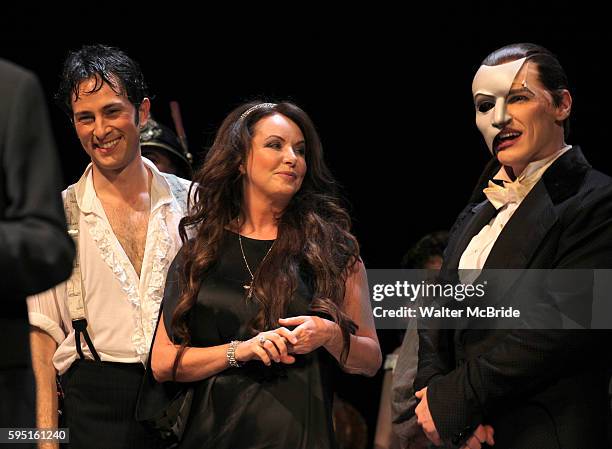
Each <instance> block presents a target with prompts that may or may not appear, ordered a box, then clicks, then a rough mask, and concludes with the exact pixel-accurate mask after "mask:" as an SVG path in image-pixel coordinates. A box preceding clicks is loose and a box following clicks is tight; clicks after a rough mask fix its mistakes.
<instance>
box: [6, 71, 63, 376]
mask: <svg viewBox="0 0 612 449" xmlns="http://www.w3.org/2000/svg"><path fill="white" fill-rule="evenodd" d="M60 194H61V175H60V170H59V163H58V160H57V154H56V151H55V144H54V142H53V136H52V134H51V127H50V123H49V118H48V116H47V107H46V104H45V100H44V95H43V93H42V90H41V88H40V85H39V83H38V80H37V79H36V77H35V76H34V75H33V74H32V73H30V72H28V71H26V70H23V69H21V68H19V67H17V66H15V65H13V64H11V63H9V62H6V61H3V60H1V59H0V337H1V338H0V341H2V343H1V344H0V373H1V372H2V371H3V370H9V369H13V368H17V369H19V368H24V367H26V368H27V367H28V366H30V352H29V337H28V328H29V324H28V316H27V310H26V302H25V297H26V296H27V295H30V294H34V293H38V292H40V291H43V290H46V289H48V288H50V287H52V286H54V285H55V284H57V283H59V282H61V281H63V280H64V279H66V278H67V277H68V276H69V274H70V272H71V270H72V258H73V256H74V245H73V244H72V241H71V239H70V237H69V236H68V234H67V233H66V221H65V218H64V211H63V208H62V203H61V196H60Z"/></svg>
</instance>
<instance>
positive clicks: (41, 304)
mask: <svg viewBox="0 0 612 449" xmlns="http://www.w3.org/2000/svg"><path fill="white" fill-rule="evenodd" d="M65 291H66V284H65V283H63V284H60V285H58V286H57V287H54V288H52V289H50V290H47V291H45V292H42V293H38V294H36V295H32V296H28V298H27V303H28V318H29V320H30V325H32V326H35V327H38V328H39V329H41V330H43V331H45V332H47V333H48V334H49V335H50V336H51V337H52V338H53V339H54V340H55V341H56V342H57V344H58V345H60V344H61V343H62V342H63V341H64V339H65V338H66V331H65V327H64V324H63V319H64V318H65V317H66V316H67V315H66V313H67V311H66V310H65V303H64V302H63V301H61V300H60V298H62V297H63V296H62V293H64V292H65Z"/></svg>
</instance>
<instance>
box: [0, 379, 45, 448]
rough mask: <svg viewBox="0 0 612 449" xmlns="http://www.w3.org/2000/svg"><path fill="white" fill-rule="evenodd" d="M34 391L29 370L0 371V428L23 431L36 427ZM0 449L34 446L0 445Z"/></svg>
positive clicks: (30, 446) (20, 444)
mask: <svg viewBox="0 0 612 449" xmlns="http://www.w3.org/2000/svg"><path fill="white" fill-rule="evenodd" d="M35 404H36V390H35V387H34V375H33V374H32V369H31V368H14V369H2V370H0V427H6V428H11V429H23V428H33V427H36V419H35ZM0 447H1V448H2V449H9V448H12V447H15V448H18V449H27V448H35V447H36V444H33V443H32V444H26V443H19V444H17V443H16V444H10V443H8V444H7V443H5V444H0Z"/></svg>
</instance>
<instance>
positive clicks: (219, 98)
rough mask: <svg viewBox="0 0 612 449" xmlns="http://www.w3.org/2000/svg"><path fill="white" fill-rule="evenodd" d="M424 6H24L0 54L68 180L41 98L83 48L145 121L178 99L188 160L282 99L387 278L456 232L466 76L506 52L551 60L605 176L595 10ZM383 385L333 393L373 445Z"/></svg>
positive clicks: (66, 135) (80, 155)
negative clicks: (42, 115)
mask: <svg viewBox="0 0 612 449" xmlns="http://www.w3.org/2000/svg"><path fill="white" fill-rule="evenodd" d="M110 6H114V9H113V8H110ZM430 6H431V9H432V10H433V11H430V12H429V13H428V14H423V13H420V12H416V11H412V12H410V11H409V12H406V10H405V7H406V5H404V8H403V9H397V10H391V9H389V10H385V11H372V10H370V9H361V10H359V9H353V10H350V11H344V12H342V13H340V14H337V13H335V14H332V13H329V11H326V12H322V13H320V14H314V15H313V17H311V14H305V17H302V18H303V19H306V20H305V22H306V24H301V23H300V22H299V21H298V20H297V16H298V15H300V14H299V13H291V14H288V16H287V17H284V18H281V19H277V18H276V16H274V17H272V16H269V17H265V15H264V18H262V19H260V18H259V15H257V17H255V16H253V17H251V18H249V17H248V11H243V12H246V13H247V14H246V16H247V18H246V19H241V20H237V19H236V17H235V15H234V13H233V12H228V13H215V14H212V13H211V14H208V15H207V14H206V12H205V11H204V12H202V11H200V12H196V10H195V9H194V11H193V13H191V12H190V11H182V12H181V13H180V14H172V12H171V11H169V16H168V17H167V18H166V19H165V20H159V19H157V20H156V21H153V20H152V19H150V17H149V16H148V13H149V12H150V11H147V10H145V11H143V12H142V14H141V15H140V18H138V19H135V18H130V19H128V18H126V17H124V16H123V15H122V11H121V10H120V11H117V10H116V9H117V7H118V4H112V5H110V4H109V5H102V6H100V8H98V9H92V10H88V11H83V12H81V11H79V10H75V11H73V13H76V14H75V19H74V20H69V21H67V22H65V23H62V24H58V23H57V21H56V20H55V18H54V16H53V14H54V12H53V11H51V12H49V14H51V16H46V14H47V13H46V12H45V11H40V10H36V11H34V12H32V11H30V12H24V13H22V14H21V15H18V16H16V17H15V18H14V19H12V18H7V17H6V16H5V17H4V18H2V19H0V25H10V27H11V28H10V29H11V30H15V31H14V32H10V33H7V34H6V37H5V38H4V39H3V40H2V44H1V46H0V56H1V57H4V58H6V59H10V60H12V61H14V62H16V63H18V64H20V65H23V66H25V67H27V68H29V69H31V70H33V71H34V72H36V73H37V74H38V76H39V77H40V79H41V82H42V84H43V87H44V88H45V91H46V93H47V95H48V98H49V109H50V113H51V119H52V124H53V128H54V130H55V135H56V140H57V144H58V148H59V150H60V155H61V160H62V166H63V169H64V176H65V181H66V184H68V183H73V182H75V181H76V180H77V179H78V178H79V176H80V174H81V173H82V171H83V169H84V167H85V165H86V164H87V162H88V160H87V157H86V155H85V153H84V151H83V150H82V149H81V147H80V144H79V142H78V140H77V139H76V136H75V133H74V131H73V129H72V128H71V124H70V123H69V121H68V119H67V117H66V116H64V115H63V113H62V112H61V111H60V110H59V108H58V107H57V106H55V105H54V104H52V95H53V93H54V92H55V89H56V88H57V85H58V79H59V73H60V70H61V64H62V61H63V59H64V58H65V56H66V54H67V52H68V50H70V49H75V48H78V47H79V46H81V45H82V44H85V43H95V42H100V43H106V44H109V45H114V46H118V47H120V48H122V49H123V50H125V51H126V52H127V53H128V54H129V55H130V56H131V57H133V58H134V59H135V60H137V61H138V62H140V64H141V67H142V69H143V72H144V74H145V77H146V79H147V80H148V83H149V85H150V89H151V92H152V94H153V102H152V104H153V106H152V112H153V114H154V116H155V117H156V118H157V119H158V120H159V121H161V122H163V123H166V124H171V123H172V122H171V119H170V113H169V107H168V102H169V101H170V100H177V101H179V102H180V105H181V109H182V113H183V120H184V124H185V129H186V132H187V135H188V139H189V143H190V147H191V151H192V152H193V153H195V154H196V157H197V155H199V156H203V154H204V151H205V148H206V147H207V146H208V145H210V144H211V142H212V139H213V136H214V133H215V130H216V128H217V127H218V126H219V124H220V123H221V121H222V120H223V118H224V116H225V115H226V114H227V113H228V112H229V111H230V110H231V109H233V107H235V106H237V105H238V104H240V103H241V102H243V101H245V100H250V99H253V98H262V99H268V100H282V99H288V100H291V101H294V102H295V103H297V104H298V105H300V106H301V107H302V108H303V109H304V110H306V111H307V112H308V113H309V114H310V115H311V117H312V119H313V121H314V122H315V124H316V125H317V128H318V130H319V133H320V135H321V137H322V140H323V144H324V149H325V152H326V159H327V161H328V163H329V165H330V167H331V169H332V171H333V173H334V174H335V176H336V177H337V179H338V180H339V181H340V183H341V184H342V185H343V186H344V193H345V196H346V198H347V200H348V202H349V203H350V206H351V215H352V217H353V220H354V232H355V234H356V235H357V237H358V239H359V242H360V244H361V252H362V256H363V259H364V261H365V263H366V266H368V267H370V268H396V267H397V266H398V265H399V261H400V260H401V256H402V254H403V253H404V252H405V251H406V250H407V249H408V248H409V247H410V246H411V245H412V244H414V243H415V242H416V240H418V239H419V238H420V237H421V236H422V235H423V234H425V233H427V232H430V231H432V230H437V229H448V228H449V227H450V226H451V225H452V223H453V220H454V218H455V217H456V215H457V214H458V212H459V211H460V210H461V208H462V207H463V206H464V204H465V202H466V201H467V198H468V197H469V195H470V192H471V191H472V188H473V186H474V184H475V182H476V180H477V178H478V175H479V174H480V171H481V169H482V167H483V166H484V164H485V163H486V161H487V160H488V158H489V153H488V150H487V148H486V146H485V144H484V142H483V140H482V138H481V136H480V134H479V133H478V130H477V129H476V126H475V123H474V113H473V106H472V102H471V80H472V77H473V75H474V73H475V71H476V69H477V68H478V66H479V62H480V61H481V60H482V59H483V58H484V57H485V56H486V55H487V54H488V53H489V52H491V51H492V50H494V49H496V48H498V47H500V46H502V45H505V44H508V43H512V42H535V43H538V44H541V45H543V46H545V47H547V48H549V49H550V50H552V51H553V52H554V53H555V54H557V56H558V57H559V59H560V61H561V63H562V65H563V66H564V67H565V69H566V71H567V74H568V77H569V80H570V86H572V89H571V91H572V94H573V98H574V106H573V112H572V118H571V134H570V138H569V139H568V143H571V144H580V145H581V147H582V149H583V151H584V153H585V155H586V157H587V158H588V160H589V161H590V162H591V164H592V165H594V166H595V167H596V168H599V169H600V170H601V171H603V172H605V173H607V174H612V167H611V165H610V163H611V162H612V156H611V155H610V148H609V146H610V145H609V131H610V127H611V125H610V111H611V110H612V95H611V91H610V84H611V83H610V80H611V79H612V75H611V72H610V69H609V68H608V66H609V63H608V61H607V59H608V55H609V54H610V53H611V51H610V49H611V47H610V44H611V43H612V41H611V39H610V35H609V32H608V29H607V28H606V26H603V27H602V26H599V25H597V24H596V23H595V21H596V19H597V16H598V14H597V12H596V11H591V15H590V16H589V19H588V20H585V21H582V20H580V19H579V18H578V15H579V11H578V10H577V7H576V6H573V7H570V6H568V5H566V4H565V3H563V2H557V3H555V4H554V6H550V7H546V8H541V9H542V11H538V12H536V11H535V10H534V6H533V5H528V4H522V5H507V6H504V8H501V9H498V10H496V11H491V12H495V13H494V14H492V15H491V16H485V15H484V14H481V12H482V10H489V11H490V10H491V6H490V4H488V3H480V2H474V3H471V4H469V3H468V4H466V5H462V6H461V7H459V6H455V7H454V8H450V9H449V8H448V7H445V6H444V5H443V4H438V3H436V4H432V5H430ZM165 7H168V6H167V5H166V6H165ZM234 7H235V9H240V8H242V7H241V6H239V5H238V4H236V5H235V6H234ZM157 12H158V13H159V12H161V13H164V12H165V10H163V9H161V10H160V11H157ZM175 13H176V11H175ZM175 15H176V17H175ZM607 26H608V27H609V25H607ZM4 29H7V28H6V27H4ZM32 129H33V130H35V129H36V124H35V123H33V124H32ZM381 342H382V346H383V351H384V352H387V351H390V350H392V349H393V347H394V345H395V344H396V340H395V337H394V336H393V335H389V334H383V333H381ZM380 381H381V376H380V375H379V376H377V377H376V378H375V379H373V380H364V379H362V378H358V377H354V376H353V377H348V376H347V377H346V378H343V379H342V388H341V390H340V394H341V395H342V396H343V397H345V398H347V399H349V400H351V401H352V402H353V403H355V404H356V406H357V407H358V408H359V409H360V410H361V411H362V413H363V414H364V415H365V417H366V419H367V421H368V423H369V427H370V434H371V437H372V434H373V432H374V425H375V418H376V411H377V408H378V388H379V385H380Z"/></svg>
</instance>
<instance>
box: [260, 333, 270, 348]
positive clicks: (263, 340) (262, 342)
mask: <svg viewBox="0 0 612 449" xmlns="http://www.w3.org/2000/svg"><path fill="white" fill-rule="evenodd" d="M258 341H259V346H263V345H264V344H265V343H266V341H268V339H267V338H266V337H264V336H263V335H260V336H259V338H258Z"/></svg>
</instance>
